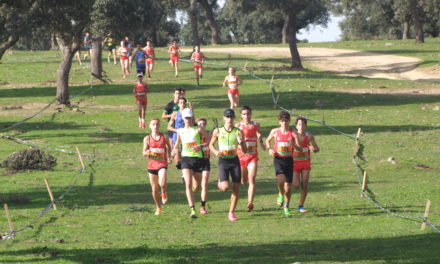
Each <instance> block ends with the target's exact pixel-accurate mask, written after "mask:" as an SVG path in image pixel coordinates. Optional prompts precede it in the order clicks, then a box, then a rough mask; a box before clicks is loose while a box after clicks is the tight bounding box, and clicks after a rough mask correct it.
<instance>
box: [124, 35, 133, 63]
mask: <svg viewBox="0 0 440 264" xmlns="http://www.w3.org/2000/svg"><path fill="white" fill-rule="evenodd" d="M124 44H125V48H126V49H127V52H128V68H129V69H130V70H131V66H132V64H133V57H132V55H133V43H132V42H131V40H130V39H129V38H128V36H125V37H124Z"/></svg>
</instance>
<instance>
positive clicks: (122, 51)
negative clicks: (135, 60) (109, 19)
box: [118, 41, 130, 79]
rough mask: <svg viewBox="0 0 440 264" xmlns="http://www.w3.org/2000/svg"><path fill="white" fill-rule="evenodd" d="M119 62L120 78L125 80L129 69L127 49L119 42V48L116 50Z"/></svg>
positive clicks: (123, 43)
mask: <svg viewBox="0 0 440 264" xmlns="http://www.w3.org/2000/svg"><path fill="white" fill-rule="evenodd" d="M118 55H119V60H120V62H121V69H122V78H124V79H125V78H127V76H129V75H130V68H129V66H128V57H129V55H128V49H127V48H126V47H125V42H124V41H121V47H119V49H118Z"/></svg>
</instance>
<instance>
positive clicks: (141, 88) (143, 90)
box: [133, 73, 150, 128]
mask: <svg viewBox="0 0 440 264" xmlns="http://www.w3.org/2000/svg"><path fill="white" fill-rule="evenodd" d="M137 78H138V80H137V82H136V84H135V85H134V88H133V96H134V97H136V105H137V108H138V113H139V127H140V128H145V112H146V110H147V93H148V92H150V87H148V85H147V84H146V83H144V82H143V81H142V78H143V75H142V73H138V75H137Z"/></svg>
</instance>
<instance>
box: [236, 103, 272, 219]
mask: <svg viewBox="0 0 440 264" xmlns="http://www.w3.org/2000/svg"><path fill="white" fill-rule="evenodd" d="M241 118H242V121H241V122H240V123H237V124H235V127H237V128H239V129H240V130H241V131H243V135H244V142H245V144H246V148H247V150H246V152H243V151H242V150H241V148H238V158H239V159H240V167H241V183H242V184H245V183H248V184H249V188H248V203H247V208H248V211H249V212H250V211H252V210H253V209H254V196H255V177H256V176H257V167H258V142H260V145H261V148H262V149H263V150H266V146H265V144H264V142H263V137H262V135H261V132H260V124H259V123H257V122H254V121H252V109H251V108H250V107H249V106H247V105H244V106H243V107H242V108H241Z"/></svg>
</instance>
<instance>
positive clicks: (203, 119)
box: [196, 117, 208, 124]
mask: <svg viewBox="0 0 440 264" xmlns="http://www.w3.org/2000/svg"><path fill="white" fill-rule="evenodd" d="M199 121H203V122H205V124H208V120H207V119H206V118H204V117H201V118H199V119H197V121H196V123H198V122H199Z"/></svg>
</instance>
